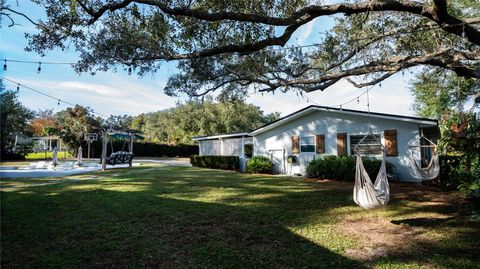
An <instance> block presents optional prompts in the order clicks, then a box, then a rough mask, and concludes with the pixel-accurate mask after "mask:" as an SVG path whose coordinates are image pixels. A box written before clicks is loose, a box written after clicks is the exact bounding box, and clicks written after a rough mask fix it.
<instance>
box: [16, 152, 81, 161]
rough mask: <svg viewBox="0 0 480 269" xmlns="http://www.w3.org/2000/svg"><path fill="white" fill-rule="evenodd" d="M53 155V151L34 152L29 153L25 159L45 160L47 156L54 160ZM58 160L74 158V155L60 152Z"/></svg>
mask: <svg viewBox="0 0 480 269" xmlns="http://www.w3.org/2000/svg"><path fill="white" fill-rule="evenodd" d="M52 154H53V153H52V152H51V151H47V152H46V153H45V152H32V153H28V154H27V155H25V159H27V160H43V159H45V156H46V158H47V159H52V156H53V155H52ZM57 157H58V159H66V158H72V157H73V156H72V154H71V153H70V152H68V151H66V152H65V151H59V152H58V155H57Z"/></svg>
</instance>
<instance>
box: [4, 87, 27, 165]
mask: <svg viewBox="0 0 480 269" xmlns="http://www.w3.org/2000/svg"><path fill="white" fill-rule="evenodd" d="M0 109H1V113H0V115H1V119H0V125H1V128H0V129H1V133H0V144H1V145H0V147H1V153H0V155H1V156H2V159H9V158H12V157H13V158H15V156H14V154H13V146H14V142H15V138H14V136H15V135H17V134H22V133H24V134H28V133H29V130H28V121H29V120H30V119H31V118H33V115H34V113H33V111H31V110H29V109H28V108H26V107H25V106H23V105H22V103H20V101H19V100H18V97H17V94H16V93H15V92H14V91H3V92H2V93H1V95H0Z"/></svg>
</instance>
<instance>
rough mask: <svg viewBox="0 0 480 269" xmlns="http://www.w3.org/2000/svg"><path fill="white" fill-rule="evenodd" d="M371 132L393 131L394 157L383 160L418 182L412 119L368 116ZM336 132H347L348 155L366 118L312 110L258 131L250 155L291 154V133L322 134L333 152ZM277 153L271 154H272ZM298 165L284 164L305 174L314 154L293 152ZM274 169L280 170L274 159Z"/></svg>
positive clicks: (415, 132)
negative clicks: (403, 119)
mask: <svg viewBox="0 0 480 269" xmlns="http://www.w3.org/2000/svg"><path fill="white" fill-rule="evenodd" d="M371 124H372V131H373V132H374V133H379V134H382V140H383V130H392V129H396V130H397V144H398V153H399V156H397V157H387V161H388V162H390V163H392V164H393V165H395V167H396V173H397V176H398V178H399V179H401V180H404V181H415V182H419V181H421V177H420V176H419V175H417V174H416V172H415V170H414V169H413V167H412V165H411V162H410V154H411V153H410V150H411V149H410V148H409V144H412V143H417V141H418V138H419V125H418V124H417V123H412V122H404V121H397V120H391V119H375V118H372V119H371ZM337 133H347V135H348V139H347V141H348V151H349V155H350V138H349V136H350V135H360V134H367V133H368V117H367V116H358V115H348V114H343V113H338V112H327V111H312V112H311V113H310V114H307V115H305V116H303V117H300V118H298V119H295V120H293V121H290V122H287V123H285V124H283V125H281V126H278V127H276V128H274V129H272V130H269V131H266V132H264V133H260V134H258V135H256V136H255V138H254V155H260V156H266V157H270V158H272V159H273V158H278V157H272V154H273V152H276V151H279V150H285V155H286V156H288V155H292V141H291V137H292V136H296V135H297V136H312V135H316V134H324V135H325V154H327V155H337V143H336V138H337ZM276 155H278V154H275V156H276ZM413 155H414V156H415V158H416V159H419V158H420V152H419V151H418V150H417V149H415V150H414V151H413ZM296 156H297V157H298V159H299V161H300V165H298V166H296V167H295V166H292V165H290V164H284V166H286V171H285V172H286V173H288V174H293V173H300V174H305V168H306V165H307V163H308V162H309V161H311V160H313V159H314V158H318V157H319V155H318V154H315V153H300V154H296ZM275 163H276V166H277V167H276V168H275V170H276V171H277V172H280V171H281V170H282V167H281V165H278V160H276V161H275Z"/></svg>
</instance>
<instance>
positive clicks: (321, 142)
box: [315, 134, 325, 154]
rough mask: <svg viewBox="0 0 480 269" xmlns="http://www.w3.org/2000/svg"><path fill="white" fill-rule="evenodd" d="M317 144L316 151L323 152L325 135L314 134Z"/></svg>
mask: <svg viewBox="0 0 480 269" xmlns="http://www.w3.org/2000/svg"><path fill="white" fill-rule="evenodd" d="M315 138H316V140H317V141H316V142H317V143H316V144H317V153H318V154H325V135H323V134H319V135H316V136H315Z"/></svg>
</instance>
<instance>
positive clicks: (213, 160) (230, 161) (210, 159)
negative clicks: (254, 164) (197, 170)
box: [190, 155, 240, 170]
mask: <svg viewBox="0 0 480 269" xmlns="http://www.w3.org/2000/svg"><path fill="white" fill-rule="evenodd" d="M190 163H191V164H192V166H196V167H205V168H215V169H223V170H238V169H240V158H238V156H199V155H192V156H190Z"/></svg>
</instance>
